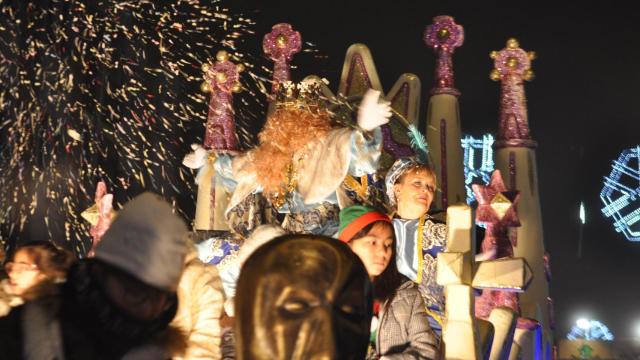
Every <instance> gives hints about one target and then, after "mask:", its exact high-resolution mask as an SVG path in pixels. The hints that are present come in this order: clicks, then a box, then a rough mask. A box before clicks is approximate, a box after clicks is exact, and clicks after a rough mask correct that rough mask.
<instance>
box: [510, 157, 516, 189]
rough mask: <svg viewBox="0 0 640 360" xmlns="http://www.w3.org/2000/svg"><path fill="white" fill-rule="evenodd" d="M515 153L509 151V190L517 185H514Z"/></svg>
mask: <svg viewBox="0 0 640 360" xmlns="http://www.w3.org/2000/svg"><path fill="white" fill-rule="evenodd" d="M516 175H518V173H517V171H516V153H515V151H509V189H515V188H516V186H517V185H518V184H517V183H516Z"/></svg>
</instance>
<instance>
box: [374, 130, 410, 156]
mask: <svg viewBox="0 0 640 360" xmlns="http://www.w3.org/2000/svg"><path fill="white" fill-rule="evenodd" d="M380 129H381V130H382V146H383V150H384V151H386V152H387V153H389V154H391V156H393V157H394V159H399V158H401V157H407V156H414V155H415V151H413V149H412V148H411V146H408V145H405V144H401V143H398V142H396V141H395V140H394V139H393V136H392V134H391V127H390V126H389V125H388V124H385V125H382V126H381V127H380Z"/></svg>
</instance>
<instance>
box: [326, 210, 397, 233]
mask: <svg viewBox="0 0 640 360" xmlns="http://www.w3.org/2000/svg"><path fill="white" fill-rule="evenodd" d="M376 221H385V222H388V223H390V224H391V219H389V217H388V216H387V215H385V214H383V213H381V212H380V211H378V210H376V209H373V208H370V207H367V206H363V205H353V206H349V207H346V208H344V209H342V210H340V228H339V229H338V239H339V240H340V241H344V242H349V240H351V238H352V237H353V236H354V235H355V234H357V233H358V232H359V231H360V230H362V229H364V228H365V226H367V225H369V224H371V223H374V222H376Z"/></svg>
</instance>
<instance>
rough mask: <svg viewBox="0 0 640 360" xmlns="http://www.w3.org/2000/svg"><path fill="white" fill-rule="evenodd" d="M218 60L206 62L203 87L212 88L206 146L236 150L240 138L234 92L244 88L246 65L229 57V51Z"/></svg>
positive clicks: (220, 52) (219, 54)
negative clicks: (241, 76)
mask: <svg viewBox="0 0 640 360" xmlns="http://www.w3.org/2000/svg"><path fill="white" fill-rule="evenodd" d="M216 60H217V61H216V63H215V64H214V65H213V66H209V64H205V65H204V66H203V71H204V72H205V75H204V78H205V83H204V84H203V88H204V90H209V91H211V98H210V100H209V114H208V116H207V125H206V129H205V134H204V147H205V148H206V149H209V150H216V151H218V152H235V151H237V150H238V139H237V135H236V125H235V122H234V118H233V95H232V92H234V91H235V92H237V91H240V76H239V72H240V71H242V70H243V66H242V65H235V64H233V63H232V62H231V61H229V55H228V54H227V52H226V51H219V52H218V54H217V55H216Z"/></svg>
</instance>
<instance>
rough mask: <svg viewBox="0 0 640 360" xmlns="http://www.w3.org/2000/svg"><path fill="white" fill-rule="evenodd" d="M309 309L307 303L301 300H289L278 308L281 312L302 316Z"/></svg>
mask: <svg viewBox="0 0 640 360" xmlns="http://www.w3.org/2000/svg"><path fill="white" fill-rule="evenodd" d="M309 308H310V305H309V303H308V302H306V301H305V300H302V299H289V300H287V301H285V302H284V303H283V304H282V305H281V306H280V309H282V311H284V312H285V313H288V314H291V315H300V314H304V313H306V312H307V311H308V310H309Z"/></svg>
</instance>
